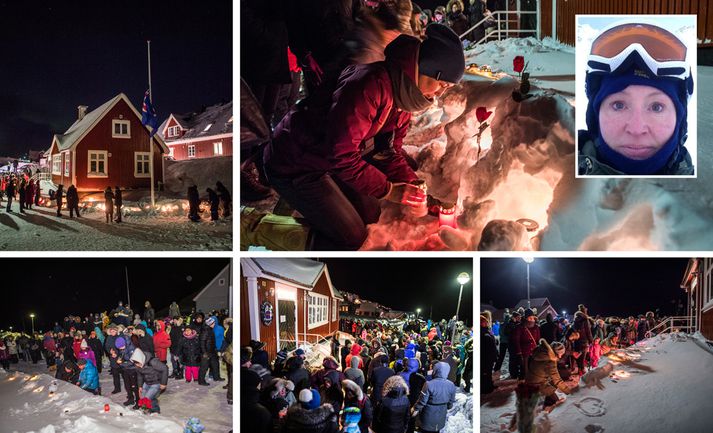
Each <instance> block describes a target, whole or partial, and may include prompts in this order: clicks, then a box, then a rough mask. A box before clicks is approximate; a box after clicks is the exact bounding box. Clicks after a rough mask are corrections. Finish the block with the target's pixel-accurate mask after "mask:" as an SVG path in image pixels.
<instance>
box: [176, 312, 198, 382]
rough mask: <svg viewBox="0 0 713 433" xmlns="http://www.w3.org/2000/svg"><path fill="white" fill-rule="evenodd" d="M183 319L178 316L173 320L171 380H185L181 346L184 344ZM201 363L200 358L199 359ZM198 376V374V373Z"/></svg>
mask: <svg viewBox="0 0 713 433" xmlns="http://www.w3.org/2000/svg"><path fill="white" fill-rule="evenodd" d="M184 330H185V326H183V317H180V316H176V317H174V318H173V319H172V320H171V330H170V331H169V337H170V338H171V367H172V370H171V376H170V377H171V378H173V379H183V366H182V363H181V344H183V331H184ZM198 360H199V362H200V356H199V358H198ZM196 375H197V373H196Z"/></svg>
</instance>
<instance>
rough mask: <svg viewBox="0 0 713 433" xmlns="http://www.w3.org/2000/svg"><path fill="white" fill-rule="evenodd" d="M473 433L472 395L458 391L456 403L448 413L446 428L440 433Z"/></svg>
mask: <svg viewBox="0 0 713 433" xmlns="http://www.w3.org/2000/svg"><path fill="white" fill-rule="evenodd" d="M471 431H473V394H465V393H463V392H462V391H461V390H460V389H459V390H458V392H457V393H456V402H455V404H454V405H453V407H452V408H451V410H449V411H448V418H447V421H446V426H445V427H444V428H443V430H441V433H462V432H471Z"/></svg>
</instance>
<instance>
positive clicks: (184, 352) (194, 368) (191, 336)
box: [176, 326, 201, 383]
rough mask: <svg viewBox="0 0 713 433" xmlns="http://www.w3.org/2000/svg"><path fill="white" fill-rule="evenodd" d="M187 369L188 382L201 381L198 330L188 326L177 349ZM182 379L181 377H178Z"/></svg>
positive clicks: (184, 367) (177, 353)
mask: <svg viewBox="0 0 713 433" xmlns="http://www.w3.org/2000/svg"><path fill="white" fill-rule="evenodd" d="M176 356H178V357H179V358H180V362H181V364H183V369H184V371H185V373H184V375H185V376H186V383H191V381H194V380H195V381H196V382H200V376H199V367H200V365H201V346H200V341H199V338H198V334H197V333H196V330H195V329H193V328H192V327H190V326H187V327H186V328H185V329H184V330H183V336H182V338H181V342H180V346H179V348H178V349H177V351H176ZM176 379H180V377H176Z"/></svg>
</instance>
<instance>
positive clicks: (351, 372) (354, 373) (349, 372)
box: [344, 356, 364, 389]
mask: <svg viewBox="0 0 713 433" xmlns="http://www.w3.org/2000/svg"><path fill="white" fill-rule="evenodd" d="M360 363H361V358H359V357H357V356H354V357H352V359H351V367H350V368H347V369H346V370H345V371H344V376H345V377H346V378H347V379H349V380H351V381H354V382H355V383H356V384H357V385H359V387H360V388H362V389H363V388H364V372H363V371H361V369H360V368H359V364H360Z"/></svg>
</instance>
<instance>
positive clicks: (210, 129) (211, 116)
mask: <svg viewBox="0 0 713 433" xmlns="http://www.w3.org/2000/svg"><path fill="white" fill-rule="evenodd" d="M171 117H173V118H174V119H176V122H178V124H179V125H180V126H181V128H183V129H184V130H186V133H185V134H183V135H182V136H181V137H177V138H175V139H174V140H186V139H191V138H202V137H210V136H213V135H219V134H226V133H229V132H233V101H230V102H227V103H224V104H216V105H211V106H210V107H207V108H206V109H205V110H203V111H201V112H199V113H186V114H176V113H171V115H170V116H169V117H168V118H167V119H166V120H164V121H163V123H161V126H159V128H158V131H159V134H160V135H161V138H163V139H164V140H166V141H171V139H167V138H166V126H167V125H168V122H169V120H170V119H171Z"/></svg>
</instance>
